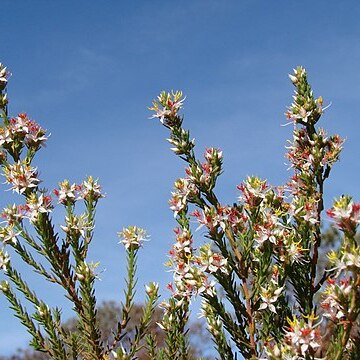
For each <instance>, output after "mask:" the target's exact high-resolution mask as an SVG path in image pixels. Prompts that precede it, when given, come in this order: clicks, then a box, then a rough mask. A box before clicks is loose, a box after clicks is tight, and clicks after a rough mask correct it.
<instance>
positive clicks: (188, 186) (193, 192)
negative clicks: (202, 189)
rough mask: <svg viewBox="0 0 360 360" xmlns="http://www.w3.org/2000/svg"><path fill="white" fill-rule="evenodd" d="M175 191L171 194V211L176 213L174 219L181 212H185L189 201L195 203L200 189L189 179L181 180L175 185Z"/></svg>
mask: <svg viewBox="0 0 360 360" xmlns="http://www.w3.org/2000/svg"><path fill="white" fill-rule="evenodd" d="M174 188H175V191H173V192H172V193H171V195H172V196H171V199H170V200H169V204H170V209H171V210H172V211H173V212H174V217H176V216H177V214H178V213H179V212H180V211H183V210H184V209H185V208H186V207H187V203H188V202H189V201H194V199H196V196H197V194H198V189H197V188H196V187H195V186H194V184H193V183H192V182H191V181H190V179H188V178H181V179H178V180H176V181H175V183H174Z"/></svg>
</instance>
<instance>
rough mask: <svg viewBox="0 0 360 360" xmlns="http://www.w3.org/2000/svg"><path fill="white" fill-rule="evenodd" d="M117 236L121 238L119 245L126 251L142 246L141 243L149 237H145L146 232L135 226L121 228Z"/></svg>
mask: <svg viewBox="0 0 360 360" xmlns="http://www.w3.org/2000/svg"><path fill="white" fill-rule="evenodd" d="M118 236H119V237H120V238H121V240H120V242H119V243H122V244H124V245H125V248H126V249H130V248H132V249H135V250H136V249H138V248H139V247H140V246H142V244H143V242H144V241H146V240H147V239H148V238H149V237H148V236H147V235H146V231H145V230H144V229H142V228H139V227H137V226H129V227H127V228H123V230H122V231H120V232H118Z"/></svg>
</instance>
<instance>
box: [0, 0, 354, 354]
mask: <svg viewBox="0 0 360 360" xmlns="http://www.w3.org/2000/svg"><path fill="white" fill-rule="evenodd" d="M1 12H2V21H1V52H0V56H1V57H0V61H1V62H3V63H5V64H6V65H7V66H8V68H9V69H10V70H11V72H12V73H13V76H12V78H11V81H10V83H9V98H10V111H11V113H12V114H14V115H15V114H17V113H18V112H24V111H26V112H27V113H28V114H29V115H30V117H32V118H33V119H36V120H37V121H38V122H39V123H40V124H41V125H42V126H43V127H45V128H47V129H48V130H49V132H50V133H51V134H52V135H51V137H50V139H49V141H48V147H47V148H46V149H45V150H43V151H42V152H41V153H39V156H38V157H37V159H36V163H37V165H38V167H39V170H40V173H41V177H42V179H43V180H44V186H46V187H48V188H49V189H52V188H54V187H55V186H56V184H57V183H58V181H60V180H62V179H64V178H68V179H70V180H71V181H73V182H80V181H81V180H82V179H83V178H84V177H85V176H87V175H93V176H94V177H99V178H100V182H101V184H102V185H103V189H104V191H105V192H106V193H107V197H106V198H105V199H104V200H103V201H101V203H100V204H99V207H98V211H97V225H96V232H95V234H96V236H95V239H94V243H93V249H92V252H91V253H90V257H91V260H94V261H97V260H99V261H100V262H101V268H105V269H106V271H105V272H104V273H103V274H102V276H101V277H102V281H101V282H99V283H98V284H97V294H98V298H99V299H100V300H116V299H119V298H120V297H121V296H122V293H121V287H122V286H123V283H124V282H123V277H124V271H125V264H124V252H123V249H122V248H121V246H120V245H118V244H117V241H118V239H117V237H116V232H117V231H119V230H120V229H121V228H122V227H123V226H127V225H131V224H136V225H139V226H142V227H144V228H146V229H147V230H148V232H149V234H150V235H151V241H150V242H149V243H146V245H145V247H144V249H143V250H142V251H141V253H140V256H139V292H138V299H139V300H141V299H142V292H143V285H144V284H145V283H147V282H149V281H152V280H157V281H160V283H161V284H162V286H164V284H166V283H167V282H168V281H170V278H171V274H170V273H167V272H166V271H165V268H164V266H163V265H162V264H163V263H164V262H165V261H166V259H167V258H166V253H167V250H168V248H169V247H170V244H171V242H172V240H173V236H172V228H173V227H174V226H175V222H174V219H173V216H172V213H171V212H170V210H168V204H167V200H168V198H169V194H170V191H171V189H172V183H173V181H174V180H175V179H176V178H177V177H179V176H182V174H183V170H184V164H183V163H182V162H181V161H180V160H178V159H177V158H176V157H175V156H174V155H173V154H172V153H171V152H170V151H169V147H170V146H169V144H167V142H166V141H165V138H166V137H167V136H168V134H167V131H166V130H165V129H164V128H162V127H161V126H160V124H158V123H157V121H155V120H149V119H148V118H149V116H150V113H149V111H148V110H147V106H149V105H150V104H151V101H152V99H153V98H154V97H155V96H156V95H157V94H158V93H159V91H160V90H162V89H167V90H170V89H182V90H183V92H184V93H185V94H186V95H187V100H186V103H185V109H184V113H185V127H188V128H190V129H191V132H192V135H193V137H195V138H196V143H197V152H198V154H199V155H201V154H202V153H203V150H204V148H205V146H217V147H220V148H222V149H223V152H224V157H225V160H224V169H225V172H224V175H223V176H222V179H221V180H220V181H219V185H218V194H219V197H220V198H221V199H222V200H223V202H224V203H232V202H234V201H236V196H237V192H236V185H237V184H239V183H240V182H241V181H242V180H243V179H244V178H245V177H246V176H247V175H252V174H254V175H258V176H260V177H263V178H266V179H268V180H269V182H270V183H272V184H281V183H284V182H285V181H286V179H287V177H288V176H289V175H290V174H289V173H288V172H287V171H286V168H287V166H286V165H284V162H285V159H284V151H285V150H284V145H285V144H286V139H287V138H289V136H290V135H291V126H288V127H281V126H280V124H283V123H284V122H285V119H284V115H283V113H284V111H285V108H286V106H288V105H289V104H290V102H291V95H292V91H293V88H292V85H291V84H290V81H289V80H288V78H287V74H288V73H289V72H290V71H291V69H292V68H293V67H295V66H297V65H300V64H301V65H303V66H305V67H306V68H307V69H308V72H309V78H310V81H311V83H312V84H313V88H314V91H315V94H316V95H320V94H321V95H322V96H323V97H324V100H325V103H329V102H332V106H331V107H330V108H329V110H328V111H327V113H326V115H325V116H324V118H323V120H322V123H321V126H323V127H324V128H326V129H328V130H329V132H330V133H339V134H340V135H342V136H343V137H345V138H347V141H346V144H345V149H344V151H343V154H342V157H341V162H340V163H339V164H338V165H337V166H336V167H335V169H334V172H333V174H332V175H333V176H332V178H331V180H329V182H328V184H327V188H326V191H327V192H326V194H327V195H326V204H327V206H330V204H331V199H332V198H333V197H335V196H338V195H341V194H343V193H349V194H352V195H353V196H354V197H355V198H357V199H360V190H359V187H358V183H359V182H358V176H359V174H360V164H359V161H358V159H359V156H360V151H359V147H358V146H357V143H358V141H359V135H360V125H359V121H358V114H359V112H360V109H359V107H360V101H359V97H360V91H359V90H360V72H359V70H358V69H359V63H360V24H359V21H358V19H359V18H360V5H359V3H358V1H351V0H349V1H346V3H345V2H339V1H333V0H327V1H316V2H315V1H301V2H300V1H289V0H283V1H281V0H279V1H275V0H273V1H268V0H267V1H265V0H264V1H256V0H249V1H242V0H237V1H225V0H223V1H221V0H218V1H213V0H206V1H205V0H204V1H197V0H193V1H181V2H178V1H171V0H168V1H160V0H159V1H157V0H153V1H115V0H114V1H110V0H109V1H104V0H103V1H100V0H98V1H95V0H94V1H81V0H78V1H70V0H64V1H55V0H42V1H39V0H33V1H31V2H30V1H24V0H23V1H21V0H17V1H13V0H12V1H10V0H3V1H2V4H1ZM2 189H5V186H4V185H2ZM1 199H2V200H0V202H1V206H2V207H3V206H5V205H7V203H8V202H9V201H10V197H9V194H8V193H7V195H5V196H4V197H2V198H1ZM19 200H20V199H16V196H15V195H14V197H13V199H12V200H11V201H19ZM56 219H58V220H57V221H58V224H59V223H60V221H61V217H60V216H58V217H57V218H56ZM200 235H201V234H198V235H197V236H198V237H199V238H200ZM199 241H200V239H199ZM21 269H22V270H23V273H24V274H25V273H26V271H27V269H26V268H23V267H21ZM25 276H26V278H28V279H29V281H31V282H32V283H33V284H34V287H35V289H37V291H38V293H39V294H42V295H43V296H44V298H45V299H47V300H48V301H49V303H50V304H59V305H61V306H63V307H64V315H65V316H70V311H69V310H67V303H66V301H65V299H63V298H62V297H61V292H58V291H55V290H52V288H49V289H47V290H44V287H43V286H42V285H41V284H42V283H40V282H38V281H37V280H36V279H35V278H34V277H33V276H32V275H31V274H30V273H29V274H26V275H25ZM164 293H165V292H164ZM0 323H1V324H4V323H6V327H5V326H0V354H6V353H10V352H12V351H14V350H15V349H16V348H17V347H19V346H24V345H25V344H26V341H27V335H26V332H25V330H24V329H23V328H22V327H21V326H20V325H19V323H18V321H17V319H15V318H13V317H12V315H11V314H10V310H8V309H7V303H6V302H5V300H4V298H2V297H0Z"/></svg>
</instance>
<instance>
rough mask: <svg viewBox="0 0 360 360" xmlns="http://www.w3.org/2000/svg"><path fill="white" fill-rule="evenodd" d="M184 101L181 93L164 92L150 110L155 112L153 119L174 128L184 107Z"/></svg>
mask: <svg viewBox="0 0 360 360" xmlns="http://www.w3.org/2000/svg"><path fill="white" fill-rule="evenodd" d="M184 100H185V98H184V97H183V94H182V92H181V91H175V92H174V91H172V92H171V93H169V92H165V91H162V92H161V93H160V95H159V96H158V97H157V100H154V101H153V106H152V107H151V108H150V110H152V111H154V112H155V114H154V115H153V116H152V117H151V118H158V119H159V120H160V121H161V123H162V124H163V125H165V126H167V127H171V126H173V122H174V120H175V118H176V117H177V116H178V112H179V110H180V109H181V108H182V107H183V103H184Z"/></svg>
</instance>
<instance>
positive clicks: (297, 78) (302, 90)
mask: <svg viewBox="0 0 360 360" xmlns="http://www.w3.org/2000/svg"><path fill="white" fill-rule="evenodd" d="M289 77H290V80H291V81H292V83H293V84H294V85H295V86H296V91H295V95H294V97H293V98H294V102H293V103H292V104H291V106H290V108H289V110H288V112H287V113H286V116H287V117H288V119H289V120H291V121H293V122H294V123H299V124H302V125H315V124H316V122H317V121H318V120H319V118H320V116H321V114H322V113H323V100H322V98H321V97H319V98H318V99H314V96H313V92H312V90H311V87H310V85H309V84H308V82H307V74H306V71H305V69H304V68H303V67H301V66H299V67H297V68H296V69H294V74H293V75H289Z"/></svg>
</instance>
